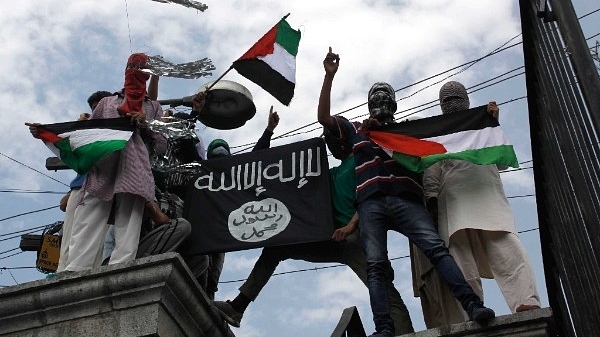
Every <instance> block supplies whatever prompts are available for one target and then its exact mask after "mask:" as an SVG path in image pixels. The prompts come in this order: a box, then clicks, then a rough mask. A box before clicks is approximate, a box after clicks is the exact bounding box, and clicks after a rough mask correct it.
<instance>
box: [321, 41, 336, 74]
mask: <svg viewBox="0 0 600 337" xmlns="http://www.w3.org/2000/svg"><path fill="white" fill-rule="evenodd" d="M339 66H340V56H339V55H338V54H335V53H333V52H332V51H331V47H329V52H328V53H327V56H325V59H324V60H323V68H325V74H327V75H335V73H336V72H337V70H338V67H339Z"/></svg>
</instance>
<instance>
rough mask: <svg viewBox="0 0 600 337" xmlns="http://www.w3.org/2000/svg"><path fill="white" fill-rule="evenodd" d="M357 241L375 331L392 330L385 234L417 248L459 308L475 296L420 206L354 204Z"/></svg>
mask: <svg viewBox="0 0 600 337" xmlns="http://www.w3.org/2000/svg"><path fill="white" fill-rule="evenodd" d="M358 214H359V216H360V221H359V227H360V239H361V242H362V245H363V248H364V250H365V254H366V256H367V281H368V288H369V296H370V300H371V310H372V311H373V321H374V322H375V329H376V331H377V332H382V331H385V330H389V331H392V332H393V331H394V330H393V327H394V325H393V322H392V319H391V317H390V309H389V307H390V305H389V301H388V294H387V288H386V284H387V282H390V280H389V278H392V280H393V277H394V275H393V272H392V273H390V272H389V269H388V268H389V260H388V253H387V231H388V230H394V231H396V232H399V233H401V234H403V235H405V236H406V237H408V239H409V240H410V241H411V242H413V243H414V244H415V245H416V246H417V247H419V248H420V249H421V250H422V251H423V253H424V254H425V256H427V258H429V260H430V261H431V264H433V266H434V267H435V269H436V270H437V271H438V273H439V274H440V276H441V277H442V279H443V280H444V281H445V282H446V283H447V284H448V287H449V288H450V291H451V292H452V295H453V296H454V297H455V298H456V299H458V300H459V301H460V303H461V304H462V306H463V308H465V309H466V307H467V305H468V304H469V303H470V302H472V301H478V300H479V297H478V296H477V295H476V294H475V293H474V292H473V289H472V288H471V286H469V284H468V283H467V281H466V280H465V277H464V276H463V274H462V272H461V271H460V269H459V268H458V265H457V264H456V262H455V261H454V258H453V257H452V256H451V255H450V253H449V252H448V248H446V245H445V243H444V240H442V239H441V238H440V236H439V234H438V232H437V230H436V228H435V226H434V224H433V221H432V220H431V216H430V215H429V213H428V212H427V210H426V209H425V206H424V205H423V203H421V202H418V201H416V200H413V199H411V198H406V197H399V196H388V195H373V196H371V197H369V198H367V199H366V200H363V201H362V202H360V204H359V205H358Z"/></svg>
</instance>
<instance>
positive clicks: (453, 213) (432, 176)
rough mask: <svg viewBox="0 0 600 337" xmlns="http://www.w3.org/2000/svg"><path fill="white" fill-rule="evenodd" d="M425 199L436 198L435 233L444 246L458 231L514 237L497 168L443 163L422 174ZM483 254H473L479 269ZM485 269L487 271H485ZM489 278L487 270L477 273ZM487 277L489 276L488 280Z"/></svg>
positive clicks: (509, 212)
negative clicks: (483, 232) (503, 234)
mask: <svg viewBox="0 0 600 337" xmlns="http://www.w3.org/2000/svg"><path fill="white" fill-rule="evenodd" d="M423 188H424V189H425V197H426V198H427V199H429V198H432V197H437V198H438V231H439V233H440V236H441V237H442V239H444V241H446V244H447V245H451V244H452V242H450V240H449V239H450V237H451V236H452V234H454V233H456V232H457V231H459V230H461V229H467V228H472V229H480V230H487V231H503V232H511V233H516V229H515V220H514V217H513V214H512V211H511V209H510V205H509V204H508V200H507V199H506V195H505V194H504V187H503V186H502V180H501V179H500V174H499V173H498V168H497V167H496V165H476V164H472V163H470V162H468V161H464V160H455V159H448V160H442V161H439V162H437V163H435V164H434V165H432V166H430V167H429V168H428V169H427V170H425V172H424V175H423ZM485 255H486V254H485V253H484V252H482V251H473V256H475V258H476V259H477V260H479V261H480V262H484V263H482V264H480V269H484V268H481V267H482V266H484V265H487V263H486V262H487V261H486V256H485ZM485 269H487V268H485ZM480 272H482V276H484V277H486V276H487V277H489V276H491V275H489V274H488V273H487V270H480ZM488 275H489V276H488Z"/></svg>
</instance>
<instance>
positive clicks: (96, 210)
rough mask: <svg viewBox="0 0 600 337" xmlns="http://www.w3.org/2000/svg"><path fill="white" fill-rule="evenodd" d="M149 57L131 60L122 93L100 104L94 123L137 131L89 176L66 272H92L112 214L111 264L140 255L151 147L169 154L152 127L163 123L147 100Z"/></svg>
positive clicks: (150, 194)
mask: <svg viewBox="0 0 600 337" xmlns="http://www.w3.org/2000/svg"><path fill="white" fill-rule="evenodd" d="M147 62H148V56H147V55H145V54H133V55H131V56H130V57H129V59H128V60H127V66H126V69H125V84H124V89H123V90H122V91H121V92H120V93H119V94H118V95H114V96H110V97H106V98H104V99H102V100H101V101H100V103H98V106H96V108H95V109H94V112H93V113H92V115H91V117H90V119H104V118H117V117H123V116H126V117H130V118H131V121H132V123H135V125H136V126H137V128H136V130H135V131H134V133H133V135H132V136H131V138H130V139H129V141H128V142H127V144H126V146H125V148H124V149H123V150H121V151H119V152H115V153H112V154H110V155H108V156H106V157H105V158H103V159H101V160H100V161H99V162H98V163H97V164H96V165H95V166H94V167H93V168H92V169H91V170H90V171H89V172H88V177H87V179H86V182H85V184H84V186H83V196H82V198H81V200H80V202H79V204H78V206H77V208H76V209H75V217H74V224H73V230H72V234H71V242H70V245H69V258H68V261H67V266H66V268H65V270H66V271H80V270H85V269H90V268H92V266H93V263H94V258H95V255H96V252H97V251H98V249H99V247H100V246H101V245H102V244H103V243H104V235H105V233H106V230H107V228H106V226H108V225H107V221H108V218H109V215H110V214H111V210H112V211H113V213H114V231H115V247H114V250H113V252H112V255H111V258H110V261H109V264H114V263H120V262H126V261H131V260H133V259H134V258H135V256H136V252H137V249H138V242H139V236H140V228H141V223H142V215H143V213H144V205H145V203H146V201H147V200H154V178H153V176H152V172H151V170H150V158H149V155H148V149H147V146H148V147H152V148H153V149H154V151H156V152H157V153H164V152H165V151H166V141H165V139H164V138H163V137H162V136H161V135H160V134H158V133H155V132H153V131H152V130H150V129H149V127H148V120H153V119H158V118H161V117H162V115H163V111H162V108H161V106H160V105H159V104H158V103H157V102H155V101H150V100H149V99H148V98H147V97H146V81H147V80H148V78H149V75H148V74H147V73H145V72H143V71H141V69H144V68H147V67H148V66H147Z"/></svg>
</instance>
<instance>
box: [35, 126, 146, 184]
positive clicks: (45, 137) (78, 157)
mask: <svg viewBox="0 0 600 337" xmlns="http://www.w3.org/2000/svg"><path fill="white" fill-rule="evenodd" d="M134 129H135V125H134V124H132V123H131V119H130V118H128V117H121V118H109V119H90V120H85V121H77V122H66V123H56V124H43V125H39V126H38V130H39V138H40V139H41V140H42V141H44V143H46V146H48V148H49V149H50V150H51V151H52V152H53V153H54V154H55V155H56V156H57V157H59V158H60V159H61V160H62V161H63V162H64V163H65V164H67V166H69V167H70V168H72V169H73V170H75V171H77V173H80V174H83V173H86V172H87V171H88V170H89V169H90V168H92V166H94V164H95V163H96V162H97V161H98V160H100V159H101V158H103V157H104V156H106V155H108V154H110V153H112V152H114V151H118V150H121V149H123V148H124V147H125V144H127V141H128V140H129V138H131V135H132V134H133V130H134Z"/></svg>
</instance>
